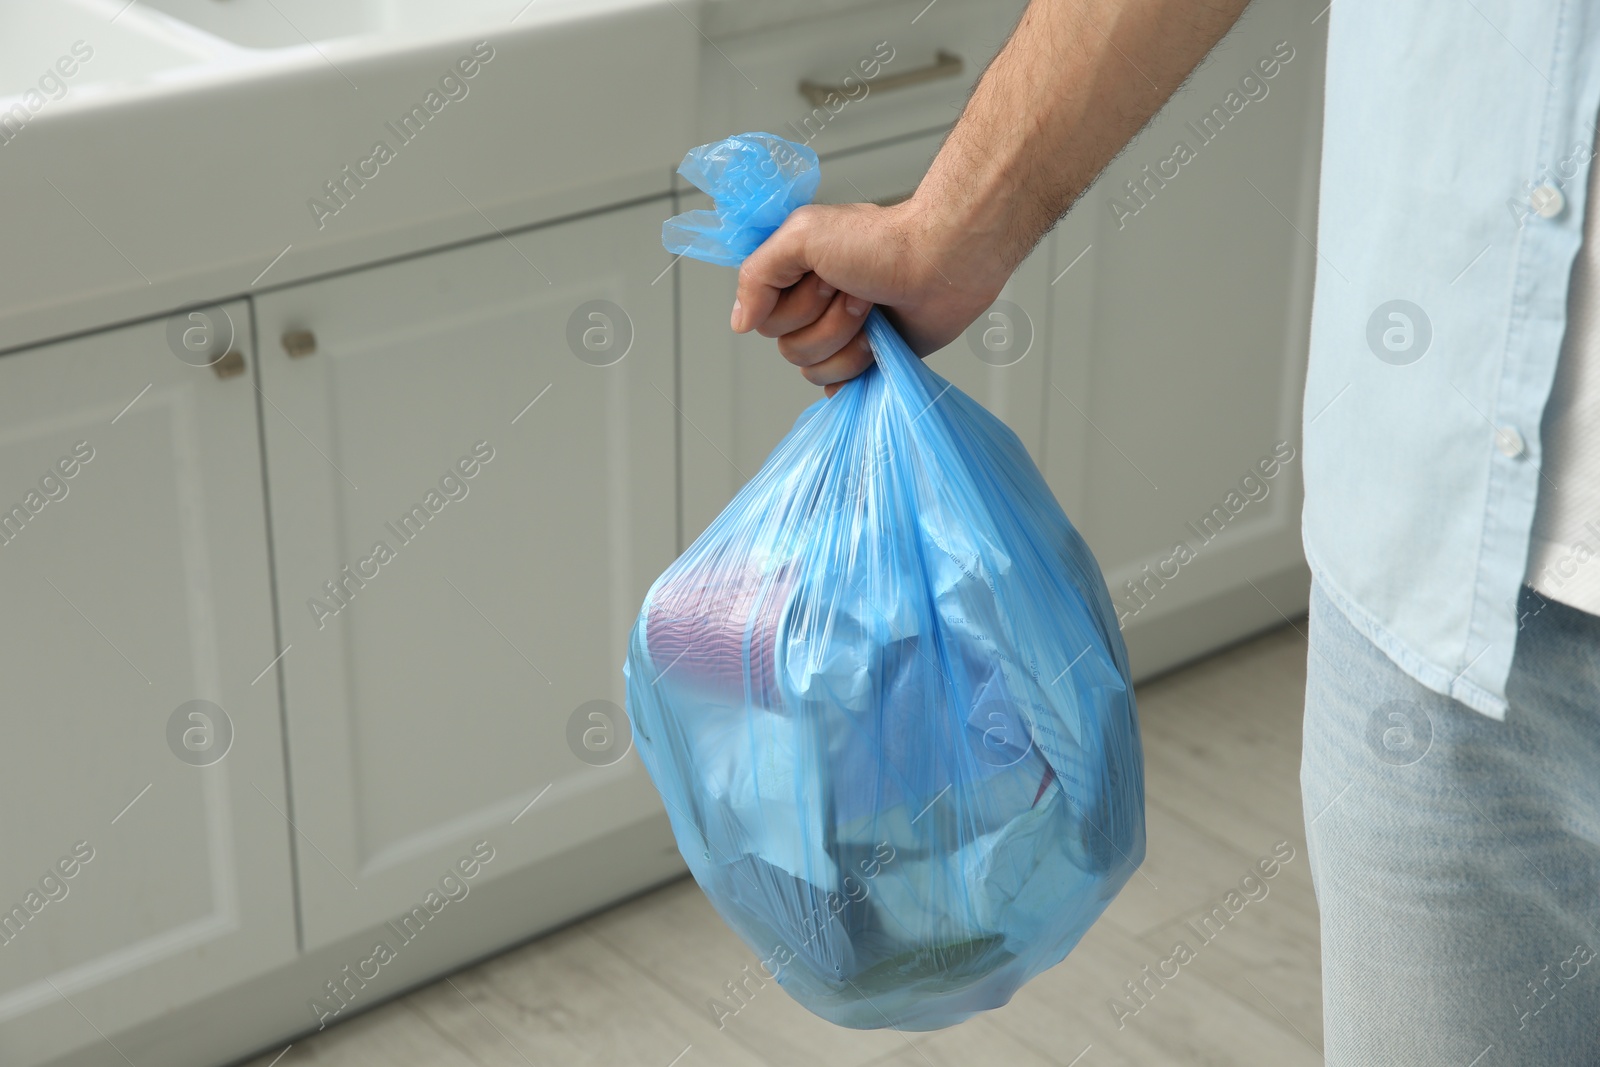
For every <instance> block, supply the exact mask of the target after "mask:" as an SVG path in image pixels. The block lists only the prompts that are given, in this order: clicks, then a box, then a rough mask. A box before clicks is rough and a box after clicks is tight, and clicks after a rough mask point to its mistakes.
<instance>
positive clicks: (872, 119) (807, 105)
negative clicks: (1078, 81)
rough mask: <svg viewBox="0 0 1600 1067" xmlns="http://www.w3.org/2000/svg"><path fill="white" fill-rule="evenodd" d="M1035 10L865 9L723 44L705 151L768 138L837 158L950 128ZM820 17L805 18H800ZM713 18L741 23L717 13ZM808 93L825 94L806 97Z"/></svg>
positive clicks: (701, 118)
mask: <svg viewBox="0 0 1600 1067" xmlns="http://www.w3.org/2000/svg"><path fill="white" fill-rule="evenodd" d="M711 6H712V7H714V8H726V9H732V8H735V7H737V5H711ZM1024 6H1026V5H1025V4H1024V3H1022V0H985V2H984V3H954V4H950V3H929V2H928V0H902V2H898V3H888V4H862V5H858V6H857V8H856V9H855V10H851V11H842V12H837V13H834V14H832V15H829V16H828V17H827V18H826V20H818V21H816V22H813V23H811V24H810V25H794V24H790V25H780V26H771V27H768V28H766V29H762V30H757V31H754V32H751V33H745V34H737V35H729V36H727V37H725V38H723V39H722V40H721V41H720V43H718V44H715V45H713V44H711V43H710V42H709V40H708V42H707V44H706V45H705V47H704V48H703V49H702V55H701V59H700V108H699V115H698V117H697V122H696V129H698V130H699V131H700V139H701V140H702V141H714V140H718V139H720V138H723V137H726V136H728V135H729V134H730V133H744V132H746V131H749V130H766V131H768V132H770V133H775V134H777V135H778V136H780V137H786V138H788V139H789V140H791V141H800V142H803V143H805V144H809V145H810V146H811V147H812V148H814V149H815V150H816V151H818V152H837V151H840V150H841V149H847V148H860V147H863V146H866V145H870V144H875V143H879V142H882V141H885V140H888V139H890V138H894V137H902V136H904V135H906V134H907V133H910V132H913V131H917V130H931V129H937V128H940V127H944V126H948V125H949V124H950V123H951V122H952V121H954V119H955V117H956V115H957V114H959V113H960V109H961V107H962V106H963V105H964V104H965V103H966V99H967V94H968V93H969V92H970V91H971V89H972V86H973V85H974V84H975V83H976V82H977V80H978V76H979V74H981V73H982V71H983V69H984V67H986V66H987V65H988V63H989V60H990V59H992V58H993V57H994V54H995V53H996V52H997V51H999V49H1000V46H1001V45H1002V44H1004V43H1005V40H1006V37H1007V36H1008V35H1009V34H1010V32H1011V28H1012V26H1013V25H1015V24H1016V21H1017V19H1018V18H1019V17H1020V16H1021V14H1022V9H1023V8H1024ZM814 14H815V12H814V11H805V10H800V9H797V17H799V18H808V17H811V16H812V15H814ZM709 17H710V19H711V20H712V21H714V22H715V21H722V20H724V19H729V18H737V14H736V13H735V12H734V11H732V10H726V11H725V10H713V11H711V12H710V13H709ZM715 32H716V31H715V30H713V31H712V33H713V35H715ZM803 82H804V83H807V84H808V85H809V86H812V87H814V88H813V90H812V92H813V94H814V95H812V96H808V95H806V94H803V93H802V92H801V91H800V86H801V84H802V83H803ZM824 180H826V179H824Z"/></svg>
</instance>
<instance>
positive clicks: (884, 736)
mask: <svg viewBox="0 0 1600 1067" xmlns="http://www.w3.org/2000/svg"><path fill="white" fill-rule="evenodd" d="M680 173H682V174H683V175H684V176H686V177H687V178H689V179H690V180H691V181H693V182H694V183H695V184H696V185H698V186H699V187H700V188H702V189H705V190H706V191H707V192H709V193H711V194H712V195H713V197H715V199H716V208H715V210H713V211H692V212H689V213H687V214H685V215H679V216H678V217H676V218H674V219H671V220H669V221H668V222H667V223H666V224H665V226H664V227H663V242H664V243H665V245H666V247H667V249H668V251H671V252H678V253H683V254H685V255H690V256H694V257H696V258H698V259H705V260H709V261H711V262H714V263H722V264H728V265H735V264H738V263H739V262H741V261H742V260H743V259H744V258H745V256H747V255H748V254H749V253H750V252H751V251H752V250H754V249H755V248H756V246H758V245H759V244H760V243H761V242H762V241H763V240H765V239H766V238H767V237H768V236H769V235H770V234H771V233H772V232H773V231H774V230H775V229H777V228H778V226H779V225H781V224H782V222H783V220H784V218H786V217H787V216H788V214H789V212H791V211H793V210H794V209H795V208H796V207H798V206H799V205H801V204H803V203H806V202H808V201H809V200H810V199H811V197H812V196H813V195H814V193H815V191H816V188H817V177H818V169H817V157H816V155H815V153H813V152H812V151H811V150H810V149H808V148H805V147H803V146H801V145H796V144H791V143H790V142H788V141H785V140H783V139H782V138H779V137H774V136H773V135H771V134H765V133H751V134H745V135H743V136H740V137H731V138H729V139H728V140H725V141H721V142H719V143H717V144H712V145H705V146H703V147H701V148H697V149H695V150H694V151H692V152H690V153H689V155H688V157H687V158H686V159H685V160H684V163H683V166H682V168H681V169H680ZM867 332H868V337H869V338H870V340H871V342H872V349H873V352H874V354H875V356H876V365H875V366H874V367H872V368H870V369H868V371H867V372H866V373H865V374H863V375H861V377H859V378H857V379H855V380H854V381H852V382H850V383H848V384H847V385H846V386H845V387H844V388H843V389H841V390H839V392H838V393H837V394H836V395H835V396H834V397H833V398H832V399H828V400H819V401H818V402H817V403H815V404H813V405H812V406H811V407H809V408H807V409H806V410H805V411H804V412H803V413H801V415H800V419H799V422H797V423H796V425H795V427H794V429H792V430H791V431H790V432H789V435H788V436H787V437H785V438H784V440H783V441H782V442H781V443H780V444H779V445H778V447H777V448H776V449H775V450H774V451H773V453H772V455H771V456H769V457H768V459H767V462H766V463H765V464H764V465H763V466H762V468H761V470H760V471H759V472H757V474H756V476H755V477H754V478H752V479H751V480H750V482H749V483H748V484H747V485H745V487H744V488H743V489H742V490H740V492H739V494H738V496H737V497H735V498H734V500H733V502H732V503H731V504H729V505H728V508H727V510H725V511H724V512H723V513H722V514H721V515H720V516H718V518H717V519H716V521H715V522H713V523H712V524H711V526H710V528H709V529H707V530H706V532H705V533H704V534H702V535H701V536H700V538H699V540H697V541H696V542H695V543H694V544H693V545H692V546H691V547H690V548H689V550H688V551H687V552H685V553H684V554H683V556H682V557H681V558H680V559H678V561H677V562H675V563H674V564H673V565H672V566H671V567H669V568H668V569H667V572H666V573H665V574H663V575H662V576H661V577H660V578H659V579H657V581H656V583H655V585H654V586H653V587H652V588H651V590H650V593H649V595H648V596H647V597H646V599H645V603H644V606H643V608H642V609H641V610H640V612H639V618H638V621H637V623H636V624H635V626H634V629H633V635H632V638H631V640H630V642H629V646H628V658H627V662H626V664H625V665H624V667H623V674H624V675H625V677H626V678H627V702H628V715H629V718H630V719H631V721H632V725H633V729H634V735H635V738H636V740H637V744H638V750H639V755H640V757H641V758H642V759H643V761H644V764H645V767H646V768H647V770H648V771H649V773H650V776H651V778H652V779H653V780H654V782H655V784H656V787H657V789H659V790H660V793H661V798H662V800H663V801H665V803H666V807H667V812H668V815H669V817H670V819H671V821H672V829H673V833H674V834H675V835H676V837H677V841H678V848H679V850H680V851H681V852H682V853H683V857H684V859H685V861H687V863H688V865H689V869H690V870H691V871H692V872H693V874H694V877H695V880H696V881H697V882H699V884H700V886H701V888H702V889H703V890H704V891H705V894H706V896H707V897H708V898H709V899H710V901H711V903H712V905H713V906H714V907H715V908H716V909H717V911H718V913H719V914H721V916H722V917H723V918H724V919H725V920H726V921H727V923H728V925H729V926H731V927H733V929H734V930H735V931H737V932H738V934H739V936H740V937H742V938H743V939H744V941H745V942H746V943H747V944H748V945H749V946H750V948H751V950H752V951H753V952H755V953H756V956H757V957H758V959H759V960H760V961H761V963H762V966H763V967H764V968H765V970H766V972H767V973H768V974H769V975H771V976H775V977H776V979H777V981H778V982H779V983H781V984H782V986H783V988H784V989H786V990H787V991H788V992H789V993H790V994H791V995H792V996H793V997H794V998H795V999H796V1000H798V1001H799V1002H800V1003H801V1004H803V1005H804V1006H805V1007H806V1008H808V1009H809V1010H811V1011H813V1012H815V1013H816V1014H818V1015H820V1016H822V1017H823V1018H825V1019H829V1020H831V1021H833V1022H835V1023H838V1024H840V1025H843V1026H851V1027H856V1028H860V1029H867V1028H874V1027H886V1026H887V1027H896V1028H899V1029H905V1030H929V1029H936V1028H939V1027H943V1026H949V1025H952V1024H954V1023H957V1022H959V1021H961V1020H962V1019H964V1018H966V1017H968V1016H970V1015H972V1014H973V1013H974V1012H978V1011H982V1010H984V1009H987V1008H994V1007H998V1006H1000V1005H1002V1004H1004V1003H1005V1002H1006V1001H1007V1000H1009V999H1010V998H1011V995H1012V994H1013V993H1014V992H1015V991H1016V990H1017V988H1018V987H1019V986H1021V985H1022V983H1024V982H1026V981H1027V980H1028V979H1030V978H1031V977H1033V976H1034V975H1036V974H1038V973H1039V972H1040V971H1042V970H1044V969H1045V968H1047V967H1051V966H1053V965H1055V964H1056V963H1058V962H1060V961H1061V959H1062V958H1063V957H1065V956H1066V954H1067V952H1068V951H1069V950H1070V949H1071V948H1072V946H1073V945H1075V944H1076V943H1077V942H1078V939H1079V938H1080V937H1082V936H1083V933H1084V931H1085V930H1087V929H1088V927H1089V925H1090V924H1091V923H1093V922H1094V920H1095V919H1096V918H1098V917H1099V915H1100V913H1101V912H1102V911H1103V910H1104V909H1105V907H1106V904H1107V903H1108V902H1109V901H1110V900H1111V898H1112V897H1113V896H1115V895H1116V893H1117V891H1118V890H1119V889H1120V888H1121V887H1122V885H1123V884H1124V883H1125V882H1126V881H1127V880H1128V878H1129V876H1130V875H1131V874H1132V873H1133V870H1134V868H1135V867H1136V866H1137V865H1138V863H1139V862H1140V861H1141V860H1142V859H1143V857H1144V774H1143V765H1142V762H1141V756H1140V747H1139V726H1138V719H1137V715H1136V713H1135V711H1134V705H1133V694H1132V687H1131V685H1130V684H1129V679H1128V660H1127V651H1126V649H1125V648H1124V646H1123V643H1122V637H1121V634H1120V632H1119V631H1118V629H1117V625H1116V616H1115V613H1114V612H1113V610H1112V607H1111V600H1110V597H1109V596H1108V595H1107V593H1106V587H1105V580H1104V579H1103V578H1102V577H1101V575H1100V569H1099V567H1098V566H1097V565H1096V563H1095V561H1094V557H1093V556H1091V555H1090V554H1089V550H1088V548H1087V547H1086V546H1085V545H1084V543H1083V540H1082V538H1080V537H1079V536H1078V533H1077V531H1076V530H1074V529H1073V527H1072V524H1071V523H1069V522H1068V521H1067V517H1066V515H1064V514H1063V513H1062V511H1061V508H1060V506H1059V505H1057V504H1056V501H1055V498H1054V497H1053V496H1051V494H1050V490H1049V488H1048V487H1047V486H1046V485H1045V482H1044V479H1043V478H1042V477H1041V476H1040V474H1039V471H1038V469H1037V468H1036V467H1035V466H1034V464H1033V461H1032V460H1031V459H1030V458H1029V457H1028V454H1027V452H1026V451H1025V450H1024V449H1023V447H1022V444H1021V442H1019V441H1018V440H1017V437H1016V435H1015V434H1013V433H1012V432H1011V431H1010V430H1009V429H1007V428H1006V427H1005V426H1004V425H1003V424H1002V423H1001V422H1000V421H999V420H998V419H996V418H995V417H994V416H993V415H991V414H989V412H987V411H985V410H984V409H983V408H982V407H981V406H980V405H978V404H977V403H976V402H974V401H973V400H971V399H970V398H969V397H967V396H965V395H963V394H962V393H961V391H960V390H958V389H954V388H952V387H951V386H950V384H949V383H948V382H946V381H944V379H942V378H940V377H939V376H938V375H937V374H935V373H933V372H932V371H931V370H929V369H928V368H927V367H926V366H925V365H924V364H923V363H922V361H921V360H919V359H917V358H916V356H915V355H913V354H912V352H911V351H910V349H908V348H907V347H906V344H905V342H904V341H902V340H901V339H900V337H899V335H898V334H896V333H895V331H894V328H893V327H892V326H890V325H889V322H888V321H887V320H886V319H885V318H884V316H883V314H882V313H881V312H880V311H878V310H877V309H873V311H872V312H871V313H870V315H869V316H868V319H867ZM690 358H692V356H691V357H690ZM738 1007H739V1005H738V1004H736V1003H735V1004H729V1005H727V1006H725V1009H724V1010H726V1011H727V1012H728V1013H730V1014H731V1013H732V1012H733V1011H735V1010H737V1008H738Z"/></svg>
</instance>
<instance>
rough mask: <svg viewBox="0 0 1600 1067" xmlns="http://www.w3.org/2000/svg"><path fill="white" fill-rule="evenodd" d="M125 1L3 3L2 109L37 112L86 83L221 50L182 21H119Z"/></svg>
mask: <svg viewBox="0 0 1600 1067" xmlns="http://www.w3.org/2000/svg"><path fill="white" fill-rule="evenodd" d="M119 6H120V4H119V3H110V2H107V0H26V2H25V3H24V2H17V3H7V4H0V100H5V101H6V103H4V104H0V110H7V111H10V112H14V111H15V109H16V108H17V107H22V108H24V109H26V110H28V111H30V112H32V113H38V112H41V111H44V110H45V109H47V108H50V107H51V106H52V105H53V104H54V102H55V101H57V100H62V99H65V98H66V97H67V96H69V95H75V94H78V92H79V90H80V89H82V88H84V87H86V86H90V85H94V84H97V83H106V82H128V81H138V80H141V79H144V78H147V77H149V76H151V75H153V74H156V73H158V72H160V71H164V70H170V69H173V68H176V67H188V66H193V65H194V64H196V63H202V62H205V61H206V60H209V59H211V58H213V57H214V56H215V55H216V54H217V52H218V48H217V42H214V41H210V40H208V39H207V38H205V37H204V36H203V35H201V34H199V33H195V32H193V31H190V30H186V28H185V27H183V26H180V25H168V26H152V25H146V24H143V23H141V22H140V21H139V20H137V19H132V18H130V19H127V20H123V19H121V18H115V19H114V16H116V14H117V8H118V7H119ZM113 19H114V20H113ZM69 71H70V73H68V72H69ZM14 98H21V99H20V100H14ZM13 101H14V102H13ZM15 121H16V120H15V119H13V123H15Z"/></svg>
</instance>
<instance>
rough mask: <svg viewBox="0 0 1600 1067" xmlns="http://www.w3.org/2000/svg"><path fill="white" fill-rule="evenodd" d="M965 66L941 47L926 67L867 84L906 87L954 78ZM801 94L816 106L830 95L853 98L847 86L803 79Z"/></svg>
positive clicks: (884, 90)
mask: <svg viewBox="0 0 1600 1067" xmlns="http://www.w3.org/2000/svg"><path fill="white" fill-rule="evenodd" d="M965 66H966V64H965V63H963V62H962V60H961V57H960V56H958V55H956V54H955V53H954V52H946V51H945V50H944V49H943V48H941V49H939V51H938V52H937V53H935V55H934V60H933V62H932V63H930V64H928V65H927V66H926V67H918V68H917V69H916V70H908V71H906V72H905V73H903V74H891V75H889V76H888V77H887V78H878V79H877V80H876V81H873V82H870V83H867V84H870V85H871V86H872V87H873V88H874V89H877V90H878V91H879V92H887V91H888V90H890V89H904V88H905V87H906V86H908V85H920V84H922V83H923V82H931V81H937V80H939V79H940V78H954V77H955V76H956V75H958V74H960V73H961V70H962V68H963V67H965ZM800 95H801V96H803V97H805V98H806V99H807V100H809V101H811V103H812V105H813V106H815V107H822V106H823V105H824V104H825V103H827V101H828V98H829V97H830V96H832V97H840V98H843V99H846V100H848V99H851V96H850V90H849V88H848V87H846V86H843V85H819V84H818V83H816V82H814V81H801V82H800Z"/></svg>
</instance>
